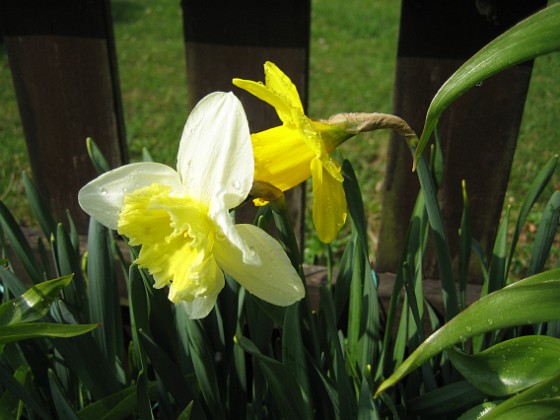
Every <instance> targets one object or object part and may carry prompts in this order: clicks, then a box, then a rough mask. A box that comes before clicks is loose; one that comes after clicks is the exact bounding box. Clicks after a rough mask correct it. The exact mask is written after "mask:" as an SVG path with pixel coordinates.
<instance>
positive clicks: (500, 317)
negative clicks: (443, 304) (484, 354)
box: [376, 269, 560, 396]
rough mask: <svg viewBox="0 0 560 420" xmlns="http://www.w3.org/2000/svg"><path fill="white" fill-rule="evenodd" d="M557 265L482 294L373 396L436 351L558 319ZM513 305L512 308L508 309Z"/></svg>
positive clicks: (559, 289) (559, 287)
mask: <svg viewBox="0 0 560 420" xmlns="http://www.w3.org/2000/svg"><path fill="white" fill-rule="evenodd" d="M559 301H560V269H555V270H551V271H548V272H545V273H541V274H537V275H535V276H532V277H529V278H527V279H525V280H521V281H519V282H517V283H514V284H512V285H510V286H507V287H505V288H503V289H501V290H498V291H496V292H494V293H491V294H489V295H486V296H484V297H483V298H481V299H480V300H478V301H477V302H475V303H473V304H472V305H471V306H470V307H468V308H467V309H465V310H464V311H463V312H461V313H460V314H459V315H457V316H456V317H455V318H453V319H451V320H450V321H449V322H447V324H445V325H444V326H443V327H441V328H440V329H439V330H437V331H436V332H434V333H433V334H432V335H431V336H430V337H428V338H427V339H426V340H425V341H424V342H423V343H422V344H421V345H420V346H419V347H418V348H417V349H416V350H415V351H414V352H413V353H412V354H411V355H410V356H409V357H408V358H407V359H406V360H405V361H404V362H403V363H402V364H401V365H400V366H399V368H398V369H397V370H396V371H395V372H393V374H392V375H391V376H390V377H389V378H387V379H386V380H385V381H384V382H383V383H382V384H381V385H380V387H379V388H378V389H377V391H376V396H379V394H380V393H381V392H383V391H385V390H386V389H387V388H389V387H391V386H393V385H395V383H396V382H398V381H399V380H400V379H402V378H403V377H404V376H406V375H408V374H409V373H410V372H412V371H413V370H414V369H416V368H418V367H420V366H421V365H422V363H424V362H426V361H427V360H429V359H430V358H432V357H433V356H435V355H436V354H438V353H440V352H442V351H443V350H444V349H446V348H449V347H451V346H453V345H454V344H457V343H460V342H463V341H465V340H467V339H468V338H469V337H473V336H475V335H479V334H483V333H486V332H489V331H493V330H496V329H501V328H507V327H513V326H518V325H525V324H533V323H537V322H545V321H549V320H554V319H560V306H559V305H558V302H559ZM511 308H515V310H511Z"/></svg>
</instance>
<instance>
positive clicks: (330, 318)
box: [319, 287, 357, 418]
mask: <svg viewBox="0 0 560 420" xmlns="http://www.w3.org/2000/svg"><path fill="white" fill-rule="evenodd" d="M319 293H320V296H321V311H322V313H321V314H322V315H323V317H324V320H325V324H326V338H327V340H328V342H329V343H330V345H331V346H332V347H334V361H333V362H332V365H333V366H332V369H333V371H334V380H335V382H336V391H337V393H336V394H337V395H336V397H337V398H338V401H336V402H337V403H338V404H335V408H337V409H338V411H339V414H340V417H341V418H355V417H356V413H357V407H356V399H355V396H354V389H353V387H352V383H351V381H350V378H349V377H348V374H347V373H346V366H345V360H344V355H343V351H342V345H341V342H340V341H341V340H340V337H339V335H338V332H337V328H336V315H335V308H334V302H333V299H332V295H331V293H330V292H329V290H327V289H326V288H325V287H321V288H320V289H319ZM325 388H326V390H327V392H328V390H329V388H328V387H327V386H325Z"/></svg>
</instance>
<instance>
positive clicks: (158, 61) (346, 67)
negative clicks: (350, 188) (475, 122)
mask: <svg viewBox="0 0 560 420" xmlns="http://www.w3.org/2000/svg"><path fill="white" fill-rule="evenodd" d="M112 8H113V11H112V12H113V17H114V25H115V26H114V28H115V36H116V43H117V54H118V66H119V75H120V82H121V89H122V99H123V106H124V112H125V123H126V132H127V139H128V144H129V151H130V158H131V160H138V159H139V158H140V154H141V150H142V148H143V147H146V148H147V149H148V150H149V151H150V152H151V154H152V156H153V157H154V159H156V160H158V161H162V162H164V163H167V164H171V165H173V164H174V159H175V154H176V150H177V145H178V141H179V136H180V133H181V130H182V126H183V124H184V122H185V118H186V104H187V101H186V94H185V86H186V82H185V63H184V49H183V39H182V27H181V11H180V7H179V2H158V3H157V4H156V3H155V2H149V1H147V0H135V1H133V0H113V1H112ZM399 13H400V2H395V1H391V0H378V1H368V0H347V1H335V0H313V2H312V31H311V58H310V90H309V95H310V98H309V99H310V100H309V112H308V114H309V115H310V116H311V117H317V118H325V117H328V116H330V115H332V114H334V113H338V112H344V111H365V112H374V111H378V112H391V109H392V91H393V83H394V73H395V61H396V46H397V38H398V24H399ZM558 68H560V55H559V54H553V55H549V56H546V57H542V58H539V59H537V61H536V64H535V68H534V71H533V78H532V81H531V86H530V91H529V97H528V99H527V103H526V110H525V116H524V118H523V125H522V128H521V134H520V137H519V141H518V148H517V152H516V155H515V160H514V165H513V170H512V174H511V180H510V185H509V188H508V191H507V196H506V204H511V205H512V207H513V209H514V210H515V208H518V207H519V206H520V205H521V200H522V197H523V194H524V192H525V190H526V188H527V186H528V185H529V184H530V182H531V181H532V179H533V176H534V175H535V174H536V173H537V171H538V170H539V168H540V167H541V166H542V165H543V164H544V163H545V162H546V161H547V160H548V159H549V158H550V157H551V156H552V154H553V153H558V151H559V150H560V147H558V144H559V143H558V138H557V131H558V129H557V128H556V125H558V122H557V121H558V115H559V113H560V74H559V73H558V71H557V70H558ZM233 76H235V75H233ZM388 134H389V133H388V132H376V133H371V134H368V135H362V136H359V137H357V138H356V140H352V141H350V142H348V143H346V144H345V145H344V146H343V153H344V155H345V156H346V157H347V158H348V159H350V160H351V162H352V163H353V165H354V167H355V169H356V172H357V174H358V177H359V179H360V181H361V185H362V189H363V191H364V195H365V202H366V203H367V210H368V217H369V220H370V225H371V227H370V230H371V236H372V239H374V240H375V237H376V232H377V231H378V224H379V218H378V215H379V211H380V208H381V194H380V187H381V183H382V180H383V176H384V171H385V164H386V162H385V161H386V157H385V151H386V143H387V139H388ZM0 145H1V146H2V153H1V154H0V199H2V200H3V201H4V202H5V203H7V205H8V207H9V208H10V209H11V210H12V211H13V212H14V214H15V215H16V217H17V218H18V220H20V221H21V222H22V223H23V224H28V223H32V222H30V220H29V214H28V210H27V207H26V204H25V200H22V199H21V197H22V194H23V193H22V186H21V176H20V174H21V172H22V171H24V170H27V171H28V170H29V165H28V159H27V152H26V149H25V142H24V137H23V132H22V129H21V125H20V122H19V115H18V110H17V104H16V101H15V96H14V92H13V87H12V82H11V76H10V72H9V66H8V60H7V56H6V52H5V49H4V48H3V46H2V45H0ZM553 182H554V184H555V187H554V188H556V189H558V188H560V181H559V178H558V171H557V174H556V177H555V178H554V180H553ZM551 192H552V187H550V188H549V190H547V191H546V192H545V194H543V196H546V197H549V196H550V193H551ZM544 202H545V201H544V199H543V200H541V201H540V202H539V207H538V209H542V207H543V206H544ZM538 209H537V211H536V212H535V214H534V216H532V217H533V219H532V220H533V221H537V220H538V217H539V211H538Z"/></svg>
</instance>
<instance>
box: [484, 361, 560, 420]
mask: <svg viewBox="0 0 560 420" xmlns="http://www.w3.org/2000/svg"><path fill="white" fill-rule="evenodd" d="M557 363H558V362H557ZM559 416H560V373H558V374H556V375H555V376H553V377H551V378H549V379H547V380H545V381H542V382H540V383H538V384H536V385H534V386H532V387H531V388H528V389H526V390H525V391H523V392H521V393H519V394H517V395H515V396H513V397H511V398H509V399H507V400H506V401H504V402H503V403H501V404H499V405H497V406H496V407H494V408H492V409H491V410H490V411H488V412H487V413H485V415H484V416H482V417H479V418H481V419H484V420H490V419H504V420H506V419H524V418H530V419H531V420H534V419H542V420H547V419H553V418H558V417H559Z"/></svg>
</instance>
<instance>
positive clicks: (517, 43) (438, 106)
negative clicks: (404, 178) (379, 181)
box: [415, 4, 560, 160]
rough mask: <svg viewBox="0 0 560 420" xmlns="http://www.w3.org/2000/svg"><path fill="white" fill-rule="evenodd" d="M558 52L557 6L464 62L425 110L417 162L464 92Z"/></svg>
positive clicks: (559, 8)
mask: <svg viewBox="0 0 560 420" xmlns="http://www.w3.org/2000/svg"><path fill="white" fill-rule="evenodd" d="M558 49H560V4H554V5H552V6H549V7H547V8H545V9H543V10H541V11H540V12H538V13H535V14H534V15H532V16H530V17H528V18H527V19H525V20H523V21H522V22H520V23H518V24H517V25H515V26H514V27H512V28H511V29H509V30H508V31H506V32H505V33H504V34H502V35H501V36H499V37H498V38H496V39H495V40H493V41H492V42H490V43H489V44H487V45H486V46H485V47H483V48H482V49H481V50H480V51H478V52H477V53H476V54H475V55H474V56H472V57H471V58H470V59H469V60H467V61H466V62H465V63H464V64H463V65H462V66H461V67H460V68H459V69H458V70H457V71H456V72H455V73H454V74H453V75H452V76H451V77H450V78H449V79H448V80H447V81H446V82H445V83H444V84H443V86H442V87H441V88H440V89H439V91H438V92H437V94H436V95H435V97H434V98H433V99H432V103H431V104H430V107H429V108H428V112H427V115H426V122H425V124H424V130H423V132H422V136H421V137H420V143H419V144H418V147H417V149H416V154H415V160H418V158H419V156H420V155H421V153H422V151H423V150H424V148H425V147H426V144H427V143H428V140H429V139H430V136H431V135H432V132H433V130H434V128H435V126H436V124H437V122H438V120H439V117H440V116H441V114H442V113H443V111H444V110H445V109H446V108H447V107H448V106H449V105H450V104H451V103H452V102H453V101H455V100H456V99H457V98H458V97H460V96H461V95H462V94H463V93H465V92H466V91H467V90H469V89H470V88H472V87H473V86H476V85H477V84H478V83H480V82H482V81H483V80H485V79H487V78H489V77H490V76H492V75H494V74H496V73H499V72H500V71H502V70H505V69H506V68H508V67H511V66H513V65H514V64H518V63H521V62H523V61H527V60H530V59H532V58H535V57H538V56H540V55H543V54H548V53H550V52H552V51H556V50H558Z"/></svg>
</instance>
